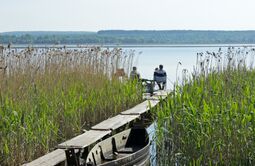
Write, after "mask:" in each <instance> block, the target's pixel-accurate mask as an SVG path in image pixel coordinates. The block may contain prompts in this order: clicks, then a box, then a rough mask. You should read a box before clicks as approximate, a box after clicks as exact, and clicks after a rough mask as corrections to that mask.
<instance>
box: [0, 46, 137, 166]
mask: <svg viewBox="0 0 255 166" xmlns="http://www.w3.org/2000/svg"><path fill="white" fill-rule="evenodd" d="M40 51H41V52H40ZM133 56H134V55H131V54H125V53H123V52H122V51H121V50H119V49H113V50H107V49H101V48H92V49H90V48H89V49H82V50H78V51H75V50H56V49H54V50H48V49H47V50H35V49H28V50H25V51H23V52H15V51H14V52H12V50H11V51H10V52H9V51H8V50H5V54H4V56H3V57H2V62H4V64H5V65H7V67H8V68H7V69H6V71H5V74H3V71H2V73H1V74H2V77H1V82H0V89H1V91H0V147H1V148H0V165H20V164H22V163H24V162H28V161H31V160H33V159H35V158H37V157H39V156H41V155H43V154H45V153H46V152H48V151H50V150H52V149H53V148H54V147H55V146H56V145H57V144H58V143H60V142H63V141H65V140H67V139H69V138H71V137H73V136H75V135H78V134H80V133H81V132H82V129H89V128H90V127H91V125H94V124H96V123H98V122H100V121H102V120H104V119H106V118H108V117H111V116H114V115H116V114H117V113H119V112H120V111H124V110H126V109H127V108H129V107H131V106H133V105H135V104H136V103H138V102H140V101H141V100H142V94H141V91H139V90H138V88H137V86H136V84H135V83H134V82H130V81H127V80H126V79H124V81H122V82H121V81H119V79H118V78H116V77H114V76H113V73H114V72H115V71H116V69H117V68H124V69H125V71H126V72H128V70H129V69H130V68H131V65H132V62H131V60H130V58H132V57H133Z"/></svg>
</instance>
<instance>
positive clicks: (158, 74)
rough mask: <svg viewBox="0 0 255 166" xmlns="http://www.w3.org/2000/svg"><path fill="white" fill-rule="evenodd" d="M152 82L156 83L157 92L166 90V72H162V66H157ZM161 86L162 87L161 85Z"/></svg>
mask: <svg viewBox="0 0 255 166" xmlns="http://www.w3.org/2000/svg"><path fill="white" fill-rule="evenodd" d="M153 77H154V81H155V82H157V84H158V87H159V90H164V89H165V88H166V77H167V74H166V71H165V70H163V65H159V70H157V68H156V69H155V71H154V76H153ZM161 84H162V85H161Z"/></svg>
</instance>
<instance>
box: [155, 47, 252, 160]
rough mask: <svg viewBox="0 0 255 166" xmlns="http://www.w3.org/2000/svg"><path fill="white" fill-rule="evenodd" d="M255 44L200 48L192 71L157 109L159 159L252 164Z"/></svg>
mask: <svg viewBox="0 0 255 166" xmlns="http://www.w3.org/2000/svg"><path fill="white" fill-rule="evenodd" d="M254 54H255V50H254V49H253V48H247V47H245V48H232V47H230V48H228V49H227V51H226V52H224V51H222V50H221V49H219V51H218V52H206V53H199V54H198V62H197V66H196V67H195V69H196V70H195V71H194V72H193V73H192V75H191V76H188V77H183V83H182V84H180V85H175V88H174V91H173V92H172V93H171V94H170V96H169V98H168V99H167V102H165V103H164V105H163V106H162V108H160V109H158V110H157V112H155V115H156V116H157V124H158V129H159V130H158V132H157V138H158V139H157V140H158V143H159V147H158V156H159V158H158V164H159V165H253V164H254V163H255V130H254V128H255V114H254V113H255V104H254V103H255V86H254V85H255V70H254V66H253V59H254Z"/></svg>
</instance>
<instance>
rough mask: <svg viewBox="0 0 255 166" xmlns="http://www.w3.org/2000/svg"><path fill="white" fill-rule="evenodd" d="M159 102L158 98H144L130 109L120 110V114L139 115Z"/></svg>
mask: <svg viewBox="0 0 255 166" xmlns="http://www.w3.org/2000/svg"><path fill="white" fill-rule="evenodd" d="M159 102H160V101H159V100H146V101H144V102H142V103H140V104H138V105H136V106H135V107H133V108H131V109H128V110H126V111H124V112H121V115H141V114H143V113H145V112H147V111H148V110H149V109H150V107H154V106H155V105H157V104H158V103H159Z"/></svg>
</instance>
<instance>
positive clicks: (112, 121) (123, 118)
mask: <svg viewBox="0 0 255 166" xmlns="http://www.w3.org/2000/svg"><path fill="white" fill-rule="evenodd" d="M137 118H139V115H117V116H115V117H112V118H109V119H107V120H105V121H103V122H101V123H99V124H97V125H95V126H93V127H92V128H91V129H93V130H115V129H117V128H119V127H121V126H123V125H126V124H127V123H129V122H131V121H133V120H135V119H137Z"/></svg>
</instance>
